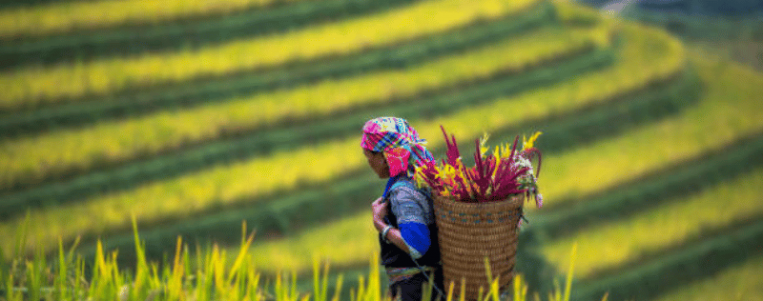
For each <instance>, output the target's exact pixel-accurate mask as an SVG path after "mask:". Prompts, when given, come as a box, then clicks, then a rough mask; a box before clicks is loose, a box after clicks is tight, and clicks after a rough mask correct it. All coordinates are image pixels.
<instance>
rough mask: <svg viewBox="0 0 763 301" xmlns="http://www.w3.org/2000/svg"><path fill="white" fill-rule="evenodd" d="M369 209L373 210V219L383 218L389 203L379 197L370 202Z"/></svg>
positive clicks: (387, 211) (387, 210)
mask: <svg viewBox="0 0 763 301" xmlns="http://www.w3.org/2000/svg"><path fill="white" fill-rule="evenodd" d="M371 209H372V210H373V212H374V220H384V217H386V216H387V213H389V204H388V203H387V202H384V199H383V198H381V197H380V198H378V199H376V201H374V202H373V203H372V204H371Z"/></svg>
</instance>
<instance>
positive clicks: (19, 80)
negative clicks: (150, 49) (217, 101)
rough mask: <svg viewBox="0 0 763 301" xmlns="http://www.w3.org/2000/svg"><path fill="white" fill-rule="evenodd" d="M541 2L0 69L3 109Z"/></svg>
mask: <svg viewBox="0 0 763 301" xmlns="http://www.w3.org/2000/svg"><path fill="white" fill-rule="evenodd" d="M540 3H541V2H540V0H521V1H511V2H506V1H499V0H481V1H471V2H468V3H467V2H464V1H461V0H435V1H422V2H418V3H415V4H413V5H410V6H407V7H405V8H401V9H396V10H392V11H385V12H382V13H378V14H374V15H369V16H366V17H363V18H356V19H351V20H347V21H343V22H336V23H328V24H323V25H318V26H314V27H309V28H306V29H302V30H296V31H293V32H289V33H284V34H279V35H272V36H265V37H261V38H255V39H251V40H242V41H234V42H229V43H225V44H221V45H216V46H210V47H207V48H202V49H198V50H183V51H179V52H172V53H159V54H147V55H144V56H139V57H133V58H111V59H102V60H97V61H92V62H87V63H82V62H77V63H67V64H61V65H58V66H54V67H50V68H47V67H29V68H24V69H19V70H13V71H9V72H4V73H2V74H0V90H1V91H4V95H3V98H1V99H0V100H1V101H0V109H9V108H14V107H18V106H24V105H30V102H31V103H38V102H56V101H58V100H61V99H71V98H77V97H81V96H83V95H91V94H107V93H110V92H114V91H118V90H122V89H125V88H127V87H132V86H141V87H142V86H155V85H160V84H166V83H172V82H181V81H187V80H192V79H198V78H208V77H213V76H222V75H226V74H231V73H237V72H244V71H251V70H259V69H267V68H273V67H276V66H279V65H283V64H287V63H294V62H303V61H311V60H315V59H318V58H326V57H337V56H343V55H348V54H352V53H358V52H361V51H364V50H368V49H375V48H386V47H392V46H395V45H399V44H402V43H406V42H409V41H412V40H415V39H418V38H422V37H425V36H431V35H437V34H442V33H445V32H448V31H451V30H454V29H458V28H462V27H465V26H468V25H469V24H473V23H475V22H478V21H479V22H484V21H493V20H498V19H501V18H505V17H507V16H510V15H515V14H519V13H521V12H525V11H527V10H528V9H530V8H532V7H534V6H535V5H538V4H540Z"/></svg>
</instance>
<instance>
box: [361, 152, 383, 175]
mask: <svg viewBox="0 0 763 301" xmlns="http://www.w3.org/2000/svg"><path fill="white" fill-rule="evenodd" d="M363 154H364V155H366V159H367V160H368V165H370V166H371V169H373V170H374V172H376V174H377V175H379V178H389V165H387V159H385V158H384V153H381V152H379V153H373V152H371V151H370V150H367V149H365V148H364V149H363Z"/></svg>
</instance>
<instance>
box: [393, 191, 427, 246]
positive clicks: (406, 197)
mask: <svg viewBox="0 0 763 301" xmlns="http://www.w3.org/2000/svg"><path fill="white" fill-rule="evenodd" d="M390 202H391V210H392V212H393V213H394V214H395V216H396V217H397V222H398V227H399V228H400V235H401V236H402V237H403V241H405V244H406V245H407V246H408V253H410V254H411V257H413V258H414V259H418V258H420V257H421V256H423V255H424V254H426V252H427V250H429V246H430V245H431V237H430V233H429V227H428V225H430V224H432V223H434V215H432V209H431V208H430V206H429V203H428V199H427V198H426V196H424V195H423V194H422V193H421V192H419V191H417V190H415V189H413V188H411V187H408V186H399V187H395V188H394V189H392V190H391V191H390Z"/></svg>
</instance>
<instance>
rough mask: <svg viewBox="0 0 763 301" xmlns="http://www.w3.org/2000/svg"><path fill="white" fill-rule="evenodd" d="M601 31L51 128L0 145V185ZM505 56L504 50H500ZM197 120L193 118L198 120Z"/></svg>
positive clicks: (521, 65)
mask: <svg viewBox="0 0 763 301" xmlns="http://www.w3.org/2000/svg"><path fill="white" fill-rule="evenodd" d="M596 35H601V30H599V29H598V28H595V29H592V30H589V31H586V32H574V33H573V32H569V31H565V30H561V29H544V30H541V31H532V32H530V33H529V34H526V35H524V36H522V37H518V38H511V39H506V40H505V41H501V42H500V43H497V44H495V45H490V46H486V47H483V48H480V49H475V50H472V51H468V52H466V53H463V54H458V55H453V56H448V57H444V58H442V59H437V60H434V61H432V62H428V63H424V64H422V65H420V66H416V67H413V68H409V69H405V70H393V71H382V72H373V73H368V74H366V75H363V76H359V77H352V78H348V79H342V80H325V81H323V82H319V83H316V84H311V85H307V86H301V87H298V88H295V89H290V90H280V91H276V92H272V93H264V94H256V95H252V96H249V97H242V98H238V99H234V100H230V101H226V102H225V103H223V104H217V103H214V104H210V105H206V106H202V107H197V108H192V109H188V110H184V111H181V112H159V113H156V114H152V115H147V116H141V117H138V118H131V119H124V120H118V121H113V122H101V123H98V124H96V125H94V126H91V127H86V128H82V129H72V130H65V131H55V132H51V133H49V134H43V135H38V136H30V137H22V138H20V139H12V140H7V141H3V142H0V169H2V170H3V172H2V173H0V188H3V187H8V186H12V185H13V184H14V183H26V184H28V183H35V182H38V181H39V180H40V179H44V178H46V177H47V176H48V175H50V174H51V173H53V174H55V173H56V172H60V171H62V170H68V169H79V170H82V169H88V168H90V167H91V166H92V165H93V164H95V163H102V162H119V161H124V160H129V159H131V158H134V157H136V156H138V155H146V154H155V153H159V152H162V151H166V150H168V149H174V148H177V147H179V146H181V145H182V144H184V143H189V142H190V143H194V142H202V141H206V140H211V139H215V138H217V137H218V136H219V135H220V134H221V133H224V132H229V131H243V130H250V131H251V130H256V129H258V128H261V127H264V126H268V125H271V124H273V123H276V122H282V121H283V120H287V119H295V118H297V119H299V118H312V117H319V116H325V115H330V114H332V113H336V112H342V111H346V110H351V109H352V108H353V107H359V106H368V105H378V104H380V103H385V102H390V101H392V100H395V99H404V98H410V97H414V96H416V95H419V94H421V93H423V92H425V91H432V90H437V89H446V88H447V87H450V86H452V85H456V84H459V83H468V82H473V81H478V80H481V79H485V78H489V77H491V76H493V75H494V74H496V73H499V72H507V73H512V72H513V73H519V72H522V71H523V70H526V69H528V68H531V67H532V66H533V65H537V64H539V63H541V62H546V61H553V60H554V59H556V58H558V57H561V56H565V55H570V54H571V53H572V54H574V53H578V52H580V51H582V50H586V49H587V48H590V47H592V43H593V39H594V37H595V36H596ZM503 53H511V55H501V54H503ZM202 119H203V120H205V122H198V120H202Z"/></svg>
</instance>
